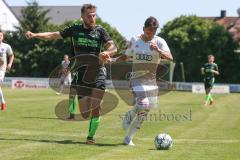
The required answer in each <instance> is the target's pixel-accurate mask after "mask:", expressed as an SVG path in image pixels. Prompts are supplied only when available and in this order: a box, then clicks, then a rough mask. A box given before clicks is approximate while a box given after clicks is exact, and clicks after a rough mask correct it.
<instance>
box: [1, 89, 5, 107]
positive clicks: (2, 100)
mask: <svg viewBox="0 0 240 160" xmlns="http://www.w3.org/2000/svg"><path fill="white" fill-rule="evenodd" d="M0 102H1V104H2V103H6V102H5V100H4V98H3V92H2V88H1V87H0Z"/></svg>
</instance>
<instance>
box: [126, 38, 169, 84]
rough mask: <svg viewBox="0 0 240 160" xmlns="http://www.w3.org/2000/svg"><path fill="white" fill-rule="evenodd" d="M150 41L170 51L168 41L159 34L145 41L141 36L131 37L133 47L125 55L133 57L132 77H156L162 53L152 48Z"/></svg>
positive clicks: (163, 49)
mask: <svg viewBox="0 0 240 160" xmlns="http://www.w3.org/2000/svg"><path fill="white" fill-rule="evenodd" d="M150 42H151V43H155V44H157V45H158V47H159V48H160V49H161V50H162V51H165V52H170V50H169V47H168V45H167V43H166V41H165V40H164V39H163V38H161V37H158V36H154V37H153V39H152V40H151V41H149V42H145V41H143V40H142V39H141V38H140V36H138V37H136V38H132V39H131V47H130V48H128V49H127V50H126V52H125V55H127V56H130V57H132V61H133V66H132V77H131V78H134V79H136V78H140V79H145V80H146V79H155V78H156V71H157V66H158V64H159V63H160V59H161V58H160V55H159V53H158V52H157V51H155V50H152V49H151V48H150Z"/></svg>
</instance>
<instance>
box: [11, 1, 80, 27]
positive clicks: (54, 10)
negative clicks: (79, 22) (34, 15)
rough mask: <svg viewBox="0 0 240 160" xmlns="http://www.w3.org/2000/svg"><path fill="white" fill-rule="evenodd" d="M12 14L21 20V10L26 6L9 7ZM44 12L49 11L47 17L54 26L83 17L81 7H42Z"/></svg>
mask: <svg viewBox="0 0 240 160" xmlns="http://www.w3.org/2000/svg"><path fill="white" fill-rule="evenodd" d="M9 7H10V9H11V10H12V12H13V13H14V14H15V15H16V16H17V18H18V19H21V10H22V9H23V8H25V7H26V6H9ZM40 7H42V9H43V10H49V12H48V13H47V16H48V17H50V18H51V19H50V22H52V23H54V24H58V25H59V24H63V23H64V22H66V21H70V20H76V19H79V18H80V17H81V6H40Z"/></svg>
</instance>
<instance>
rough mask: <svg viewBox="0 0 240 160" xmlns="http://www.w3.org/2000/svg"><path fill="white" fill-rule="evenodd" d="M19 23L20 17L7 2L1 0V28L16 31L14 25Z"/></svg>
mask: <svg viewBox="0 0 240 160" xmlns="http://www.w3.org/2000/svg"><path fill="white" fill-rule="evenodd" d="M18 25H19V22H18V19H17V18H16V17H15V15H14V14H13V13H12V12H11V10H10V9H9V8H8V6H7V5H6V3H5V2H4V1H3V0H0V29H1V30H3V31H14V30H15V28H14V26H18Z"/></svg>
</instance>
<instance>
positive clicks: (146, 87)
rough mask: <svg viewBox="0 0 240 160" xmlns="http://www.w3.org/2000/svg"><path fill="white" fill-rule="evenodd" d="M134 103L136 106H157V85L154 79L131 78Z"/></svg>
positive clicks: (146, 107)
mask: <svg viewBox="0 0 240 160" xmlns="http://www.w3.org/2000/svg"><path fill="white" fill-rule="evenodd" d="M131 87H132V91H133V94H134V105H135V106H136V107H138V108H144V109H148V108H156V107H157V106H158V103H157V98H158V86H157V84H156V80H144V81H142V80H138V79H134V80H131Z"/></svg>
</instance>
